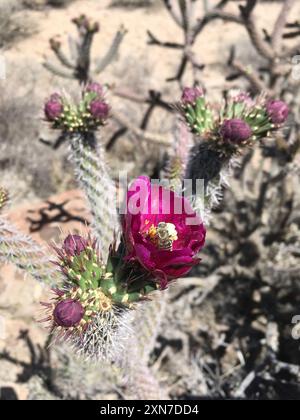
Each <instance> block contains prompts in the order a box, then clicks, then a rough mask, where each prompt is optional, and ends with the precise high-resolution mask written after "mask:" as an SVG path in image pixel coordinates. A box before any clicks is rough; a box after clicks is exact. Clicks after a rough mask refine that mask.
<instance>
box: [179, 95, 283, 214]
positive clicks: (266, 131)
mask: <svg viewBox="0 0 300 420" xmlns="http://www.w3.org/2000/svg"><path fill="white" fill-rule="evenodd" d="M185 92H186V90H185ZM185 92H184V93H183V96H182V99H181V103H180V104H179V106H178V108H179V110H180V112H181V114H182V116H183V118H184V120H185V121H186V124H187V125H188V127H189V129H190V130H191V132H192V133H193V134H194V136H195V140H196V144H195V146H194V147H193V148H192V150H191V155H190V159H189V164H188V168H187V173H186V178H187V179H191V180H192V181H193V182H192V189H193V190H192V192H191V195H192V197H191V199H192V200H193V202H194V206H195V208H198V211H199V212H200V213H201V215H202V217H203V218H204V220H205V221H206V222H207V221H208V220H209V217H210V211H211V209H212V208H213V207H215V206H216V205H218V204H219V202H220V199H221V197H222V189H223V187H224V186H225V185H226V184H227V179H228V175H229V174H230V171H231V168H232V166H233V165H234V164H235V161H236V159H237V157H239V156H240V155H241V154H242V153H243V151H245V150H247V149H249V148H250V147H253V146H254V145H255V144H256V143H259V142H260V141H261V140H263V139H264V138H266V137H270V136H271V133H273V132H276V131H278V130H280V129H281V127H282V125H283V124H284V123H285V122H286V120H287V117H288V114H289V109H288V107H287V105H286V104H285V103H283V102H282V101H274V100H268V99H267V98H266V97H265V96H264V95H261V96H259V97H257V98H256V99H255V100H252V99H251V98H250V96H249V95H248V94H246V93H241V94H239V95H237V96H229V97H228V98H227V101H226V102H225V104H224V105H223V106H221V107H219V108H216V107H213V106H212V105H211V104H209V103H208V102H207V100H206V99H205V96H204V95H203V94H196V95H194V96H193V95H192V94H190V98H191V101H189V100H187V99H186V96H185ZM198 93H199V92H198ZM197 180H203V183H204V191H203V192H204V197H202V198H201V197H199V196H198V197H197V195H196V193H195V190H196V187H197V182H198V181H197Z"/></svg>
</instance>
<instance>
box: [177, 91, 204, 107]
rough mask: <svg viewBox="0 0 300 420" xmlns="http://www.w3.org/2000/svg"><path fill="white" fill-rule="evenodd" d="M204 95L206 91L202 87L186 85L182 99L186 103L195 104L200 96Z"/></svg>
mask: <svg viewBox="0 0 300 420" xmlns="http://www.w3.org/2000/svg"><path fill="white" fill-rule="evenodd" d="M203 95H204V92H203V90H202V89H201V88H199V87H195V88H189V87H186V88H184V90H183V93H182V96H181V101H182V103H183V104H184V105H188V104H191V105H192V104H194V103H195V102H196V101H197V99H198V98H201V97H202V96H203Z"/></svg>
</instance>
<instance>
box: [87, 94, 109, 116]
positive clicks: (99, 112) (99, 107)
mask: <svg viewBox="0 0 300 420" xmlns="http://www.w3.org/2000/svg"><path fill="white" fill-rule="evenodd" d="M90 112H91V115H92V116H93V117H94V118H95V119H97V120H102V121H103V120H106V119H107V118H108V115H109V106H108V104H107V103H106V102H104V101H100V100H98V99H95V100H94V101H92V102H91V103H90Z"/></svg>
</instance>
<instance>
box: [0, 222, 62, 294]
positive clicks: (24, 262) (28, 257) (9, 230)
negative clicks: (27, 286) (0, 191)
mask: <svg viewBox="0 0 300 420" xmlns="http://www.w3.org/2000/svg"><path fill="white" fill-rule="evenodd" d="M0 261H1V262H3V263H5V262H10V263H13V264H15V265H16V266H17V267H18V268H20V269H22V270H24V271H26V272H27V273H29V274H30V275H31V276H32V277H34V278H35V279H36V280H37V281H39V282H42V283H45V284H48V285H50V286H51V285H54V284H55V283H56V282H57V280H58V278H59V275H58V273H57V270H55V268H54V266H53V264H51V262H50V260H49V257H48V252H47V250H45V249H43V248H42V247H41V246H40V245H39V244H37V243H36V242H35V241H34V240H33V239H32V238H30V237H29V236H26V235H24V234H22V233H21V232H19V231H18V229H17V228H16V227H15V226H13V225H12V224H11V223H9V222H8V221H7V220H6V219H5V218H3V217H1V218H0Z"/></svg>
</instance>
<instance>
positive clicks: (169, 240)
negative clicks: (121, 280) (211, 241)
mask: <svg viewBox="0 0 300 420" xmlns="http://www.w3.org/2000/svg"><path fill="white" fill-rule="evenodd" d="M136 203H139V205H140V207H139V208H136V206H135V205H136ZM123 228H124V239H125V244H126V248H127V252H128V255H127V257H126V258H127V260H129V261H136V262H138V263H139V264H141V265H142V266H143V267H144V268H145V269H146V270H147V271H149V272H150V273H151V275H153V276H154V277H155V278H157V279H158V280H159V281H160V286H161V288H165V287H166V286H167V285H168V281H169V280H172V279H175V278H179V277H182V276H185V275H186V274H187V273H188V272H189V271H190V270H191V268H192V267H193V266H194V265H195V264H198V263H199V261H200V260H199V258H198V257H197V254H198V253H199V252H200V250H201V249H202V248H203V246H204V243H205V236H206V229H205V227H204V225H203V223H202V221H201V219H200V218H199V217H198V216H197V215H196V213H195V212H194V210H193V209H192V207H191V205H190V203H189V201H188V200H187V199H185V198H184V197H182V196H178V195H176V194H175V193H174V192H173V191H170V190H166V189H165V188H163V187H161V186H159V185H151V182H150V179H149V178H147V177H139V178H138V179H137V180H136V181H135V182H134V183H133V185H132V186H131V188H130V190H129V191H128V194H127V214H126V215H125V216H124V220H123Z"/></svg>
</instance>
